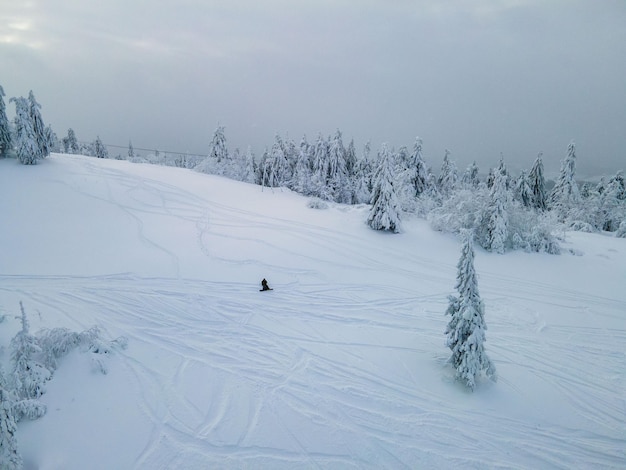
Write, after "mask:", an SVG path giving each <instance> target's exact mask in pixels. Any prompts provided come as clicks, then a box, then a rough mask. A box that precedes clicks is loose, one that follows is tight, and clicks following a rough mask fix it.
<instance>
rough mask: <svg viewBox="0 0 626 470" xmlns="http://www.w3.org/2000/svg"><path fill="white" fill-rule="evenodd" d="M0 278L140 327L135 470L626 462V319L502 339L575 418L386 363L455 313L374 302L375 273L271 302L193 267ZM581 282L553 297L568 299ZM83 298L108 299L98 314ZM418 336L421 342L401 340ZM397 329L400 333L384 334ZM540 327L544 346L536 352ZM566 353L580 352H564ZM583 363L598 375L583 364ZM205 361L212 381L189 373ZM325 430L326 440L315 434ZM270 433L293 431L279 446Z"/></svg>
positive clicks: (436, 342)
mask: <svg viewBox="0 0 626 470" xmlns="http://www.w3.org/2000/svg"><path fill="white" fill-rule="evenodd" d="M0 280H1V285H2V287H1V288H0V291H6V292H18V293H19V295H20V296H21V298H23V299H24V301H27V302H28V303H29V304H33V305H36V306H37V307H36V308H37V310H38V311H41V312H46V311H49V310H55V311H58V312H65V315H66V316H67V318H68V320H69V321H71V322H72V323H75V324H76V325H77V326H79V327H81V328H86V327H89V326H90V325H91V324H92V322H93V321H96V322H97V323H98V325H99V326H100V327H101V328H102V329H103V330H104V331H105V332H106V333H107V334H108V335H110V336H111V337H115V336H117V335H120V334H124V335H126V336H127V337H128V338H129V344H130V346H129V349H128V350H127V351H125V352H122V353H120V354H122V355H123V358H124V361H123V363H124V366H125V368H127V370H128V371H129V373H130V374H131V376H132V377H134V384H133V386H134V387H135V388H136V391H137V393H139V394H140V396H141V397H142V400H141V406H142V407H143V412H144V413H145V415H146V416H147V418H148V419H149V420H150V421H151V422H152V429H153V430H152V434H151V436H150V437H149V444H148V445H147V447H146V448H145V449H143V450H142V452H141V454H140V456H139V457H138V459H137V461H136V462H135V463H134V464H135V466H136V467H137V468H168V467H170V466H185V467H186V468H200V467H201V466H202V465H201V462H202V463H204V464H207V463H210V462H213V463H215V464H218V463H219V462H221V463H222V464H223V463H224V462H231V463H232V464H233V465H234V466H238V467H247V466H254V465H256V463H257V462H265V465H266V466H271V467H275V468H329V467H332V468H415V467H416V466H421V465H422V464H423V465H424V466H428V465H439V466H443V467H452V466H454V465H456V464H458V465H462V466H463V467H465V468H480V467H484V464H485V462H492V463H493V467H494V468H497V467H501V468H523V467H526V466H527V465H528V464H529V462H530V463H533V464H535V465H536V466H538V467H540V468H545V467H551V468H573V467H578V468H580V467H579V465H578V464H580V462H585V465H588V467H587V468H619V467H620V466H621V465H622V464H623V462H624V450H623V449H624V446H623V444H624V428H623V426H624V400H623V396H622V397H619V392H618V390H619V389H620V387H623V383H622V379H623V376H613V377H612V376H611V374H610V371H616V370H623V368H622V369H620V367H623V365H624V353H623V351H624V349H623V348H622V349H620V348H619V345H620V344H621V345H622V346H623V345H624V344H626V331H624V330H622V331H616V330H611V331H610V332H609V331H605V330H604V329H597V330H593V329H591V330H589V329H587V328H576V327H561V328H559V329H554V331H553V332H552V334H550V335H548V334H547V333H548V331H549V330H543V331H537V329H536V328H535V324H534V323H533V322H532V321H530V320H529V321H528V324H527V325H526V327H527V329H526V330H524V331H526V333H527V334H526V336H524V335H522V336H520V334H519V331H517V332H516V333H515V334H510V335H507V334H506V331H505V329H504V325H502V330H501V331H498V333H493V334H492V335H491V336H489V342H488V344H489V350H490V354H491V355H492V357H495V358H497V363H498V365H499V367H500V368H504V367H505V366H506V365H507V364H509V363H510V364H516V363H519V362H523V363H524V364H526V367H527V369H526V370H527V373H528V374H530V375H533V376H535V377H536V379H537V380H539V381H541V382H543V383H544V384H546V386H548V387H551V388H553V389H554V390H555V393H556V394H558V396H560V397H561V399H562V400H566V401H567V402H568V403H570V404H571V405H572V408H573V409H575V410H577V413H578V414H579V415H580V416H579V417H580V418H581V419H584V420H586V421H587V422H588V426H587V427H586V428H584V429H577V428H576V429H575V428H572V427H568V426H567V425H566V424H560V423H558V422H554V423H549V424H548V425H547V424H546V423H545V422H544V423H538V422H534V421H533V419H531V418H528V419H523V418H519V417H517V418H514V417H511V416H499V415H495V414H490V413H489V410H488V409H487V410H485V409H475V410H474V409H472V407H468V408H465V407H463V406H460V405H458V404H454V403H444V402H443V401H442V398H441V397H438V396H433V394H431V393H428V391H427V390H428V388H427V387H420V384H419V383H416V381H415V379H414V374H411V373H410V369H411V367H412V366H410V365H407V364H404V365H403V367H402V370H403V371H404V372H406V373H405V374H396V373H395V372H392V371H391V372H390V371H388V370H387V369H386V367H385V361H386V360H391V361H393V360H400V361H407V360H410V358H411V357H414V356H419V355H424V354H426V355H428V354H431V353H430V351H433V350H434V351H436V350H437V348H438V347H442V346H441V343H442V339H443V338H442V336H441V334H440V332H439V331H430V333H429V332H428V331H424V329H423V328H418V327H417V326H416V325H418V324H422V325H423V324H425V325H428V324H429V323H430V324H435V325H439V324H441V325H443V321H442V319H441V315H442V313H441V310H440V309H439V305H438V304H436V305H433V304H432V303H429V302H431V301H429V300H428V299H427V300H426V301H425V302H426V305H429V306H430V307H431V310H430V312H429V310H428V309H425V310H424V311H420V312H419V315H420V316H423V317H424V318H422V320H421V321H420V322H417V318H416V315H417V313H416V312H415V302H416V301H415V299H403V298H398V299H395V300H394V299H393V298H390V297H388V295H387V290H386V286H383V287H381V288H379V289H378V291H375V292H372V289H373V287H372V286H368V288H367V289H368V293H369V297H370V298H371V297H374V298H375V299H377V300H374V301H370V300H367V301H358V300H355V297H356V293H357V292H358V291H359V290H360V289H364V288H363V287H362V286H357V285H352V286H350V285H348V286H337V287H335V288H334V289H331V288H328V287H326V286H321V285H320V286H301V287H300V290H298V289H297V288H296V290H291V291H289V292H285V293H280V292H273V293H272V294H270V295H272V298H271V302H270V301H268V299H269V297H268V296H266V295H265V294H262V295H260V294H258V293H257V292H256V291H255V290H250V289H249V286H245V285H239V284H224V283H207V282H203V281H195V280H188V279H185V280H180V279H174V278H151V279H141V278H133V279H132V282H129V279H128V277H127V276H124V275H120V276H119V277H116V276H107V277H94V278H72V277H59V278H55V277H43V278H37V277H33V276H28V277H26V276H22V277H19V276H16V277H13V276H2V277H1V278H0ZM247 289H248V290H250V293H249V294H242V292H245V291H246V290H247ZM307 289H308V290H309V292H307ZM572 295H573V294H572V293H564V294H563V297H562V298H560V297H559V296H558V295H556V296H554V295H553V299H555V302H556V303H559V301H561V302H562V303H565V304H567V303H568V302H569V301H571V300H572ZM417 305H420V300H419V299H418V300H417ZM81 311H84V312H94V311H97V312H98V314H97V318H95V317H90V316H88V315H87V316H83V315H82V314H81V313H76V312H81ZM333 311H341V312H343V315H341V316H340V315H336V314H332V313H331V312H333ZM67 312H74V313H67ZM325 312H327V313H325ZM44 315H45V313H44ZM493 323H495V324H497V323H498V322H493ZM512 326H513V327H517V328H523V327H524V325H512ZM508 327H511V325H508ZM355 328H358V329H360V330H363V332H364V333H366V334H364V335H363V338H364V339H357V338H358V337H359V335H358V334H353V333H352V331H353V330H354V329H355ZM498 328H499V327H498ZM492 329H496V327H495V326H494V327H493V328H492ZM490 331H491V330H490ZM407 335H409V336H411V337H412V339H411V340H410V341H406V340H405V341H402V340H403V339H405V338H407ZM390 337H396V338H398V339H400V341H399V344H389V343H388V342H384V341H383V339H384V338H390ZM537 337H542V341H543V344H542V345H541V349H540V350H541V351H543V352H545V354H537V345H536V339H537ZM604 339H606V341H604ZM572 340H573V341H572ZM403 343H404V344H403ZM616 345H618V346H617V347H616ZM556 350H559V352H558V355H563V354H564V355H565V357H571V359H572V361H571V363H568V364H563V363H554V362H553V361H551V360H550V356H551V354H550V352H551V351H556ZM138 351H141V352H142V353H146V351H149V352H151V351H158V353H159V354H160V355H163V356H164V361H163V363H164V367H163V368H162V369H160V370H152V369H147V368H146V367H145V366H144V365H142V361H141V360H139V359H136V358H135V357H134V355H135V354H137V353H138ZM441 351H442V356H443V355H444V354H445V350H443V349H441ZM376 357H377V358H380V360H379V361H372V358H376ZM342 358H343V360H342ZM383 358H386V359H385V360H383ZM433 364H434V365H435V366H436V361H435V360H433ZM580 369H583V370H586V371H588V372H589V373H590V374H591V377H588V376H587V377H581V375H580V372H579V370H580ZM198 371H202V372H203V373H204V374H205V376H206V382H204V381H203V382H202V383H198V384H193V383H189V380H191V377H195V376H196V375H197V373H198ZM446 374H447V372H445V371H444V370H442V371H441V375H442V377H445V376H446ZM195 386H198V387H200V388H201V391H198V390H194V387H195ZM498 386H499V387H504V388H507V389H510V392H511V393H521V392H520V389H521V388H523V384H519V383H518V384H514V383H511V382H510V381H507V378H506V376H504V377H501V383H500V385H498ZM146 390H161V394H155V393H150V392H145V391H146ZM622 390H623V388H622ZM242 410H246V411H245V413H244V412H242ZM237 416H239V417H241V416H244V418H243V419H241V418H239V419H237V418H233V417H237ZM268 416H270V417H271V418H268ZM268 423H274V424H273V427H272V429H268V428H267V425H268ZM320 428H323V429H325V430H327V433H328V442H309V441H307V437H308V436H309V435H310V434H311V433H313V432H312V431H315V430H318V429H320ZM502 430H505V431H504V432H502ZM313 434H315V433H313ZM271 435H279V436H280V438H279V439H277V441H276V442H277V443H279V444H280V446H276V445H273V442H272V439H271V438H270V437H268V436H271ZM451 449H454V450H451ZM167 459H171V460H167ZM194 462H195V463H194ZM515 462H523V463H524V464H523V465H517V464H516V463H515Z"/></svg>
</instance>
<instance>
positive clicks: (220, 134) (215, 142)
mask: <svg viewBox="0 0 626 470" xmlns="http://www.w3.org/2000/svg"><path fill="white" fill-rule="evenodd" d="M209 158H213V159H215V161H216V162H217V163H218V165H219V164H221V163H222V162H225V161H226V160H228V149H227V148H226V135H225V134H224V126H219V125H218V126H217V129H215V132H214V133H213V139H212V140H211V144H210V145H209Z"/></svg>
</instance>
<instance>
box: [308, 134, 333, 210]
mask: <svg viewBox="0 0 626 470" xmlns="http://www.w3.org/2000/svg"><path fill="white" fill-rule="evenodd" d="M329 174H330V155H329V143H328V141H327V140H326V139H325V138H324V137H323V136H322V134H321V133H320V134H319V135H318V137H317V140H316V142H315V144H314V151H313V165H312V175H313V176H312V178H311V184H312V186H313V195H314V196H317V197H319V198H320V199H323V200H325V201H331V200H332V199H333V194H332V191H331V189H330V188H329V187H328V175H329Z"/></svg>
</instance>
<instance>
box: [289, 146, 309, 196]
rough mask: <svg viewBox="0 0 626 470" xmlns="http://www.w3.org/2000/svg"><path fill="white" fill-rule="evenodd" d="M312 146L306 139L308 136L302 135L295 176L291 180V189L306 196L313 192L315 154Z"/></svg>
mask: <svg viewBox="0 0 626 470" xmlns="http://www.w3.org/2000/svg"><path fill="white" fill-rule="evenodd" d="M311 151H312V147H311V145H309V143H308V142H307V140H306V136H303V137H302V140H301V141H300V148H299V150H298V157H297V159H296V165H295V168H294V171H293V178H292V181H291V189H293V190H294V191H296V192H297V193H299V194H303V195H304V196H310V195H311V194H313V183H312V172H311V160H312V158H313V155H312V153H311Z"/></svg>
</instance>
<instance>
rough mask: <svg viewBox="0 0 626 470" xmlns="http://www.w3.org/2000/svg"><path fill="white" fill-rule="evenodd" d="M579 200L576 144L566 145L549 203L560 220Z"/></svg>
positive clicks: (563, 218)
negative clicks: (565, 153) (565, 151)
mask: <svg viewBox="0 0 626 470" xmlns="http://www.w3.org/2000/svg"><path fill="white" fill-rule="evenodd" d="M579 202H580V192H579V189H578V184H577V183H576V146H575V145H574V142H572V143H570V144H569V146H568V147H567V157H565V159H564V160H563V161H562V162H561V171H560V172H559V179H558V180H557V182H556V184H555V185H554V188H553V189H552V193H551V194H550V203H551V206H552V208H553V209H554V210H556V211H557V213H558V215H559V219H560V220H562V221H563V220H565V218H566V217H567V213H568V212H569V210H570V209H572V208H573V207H574V206H576V205H577V204H578V203H579Z"/></svg>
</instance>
